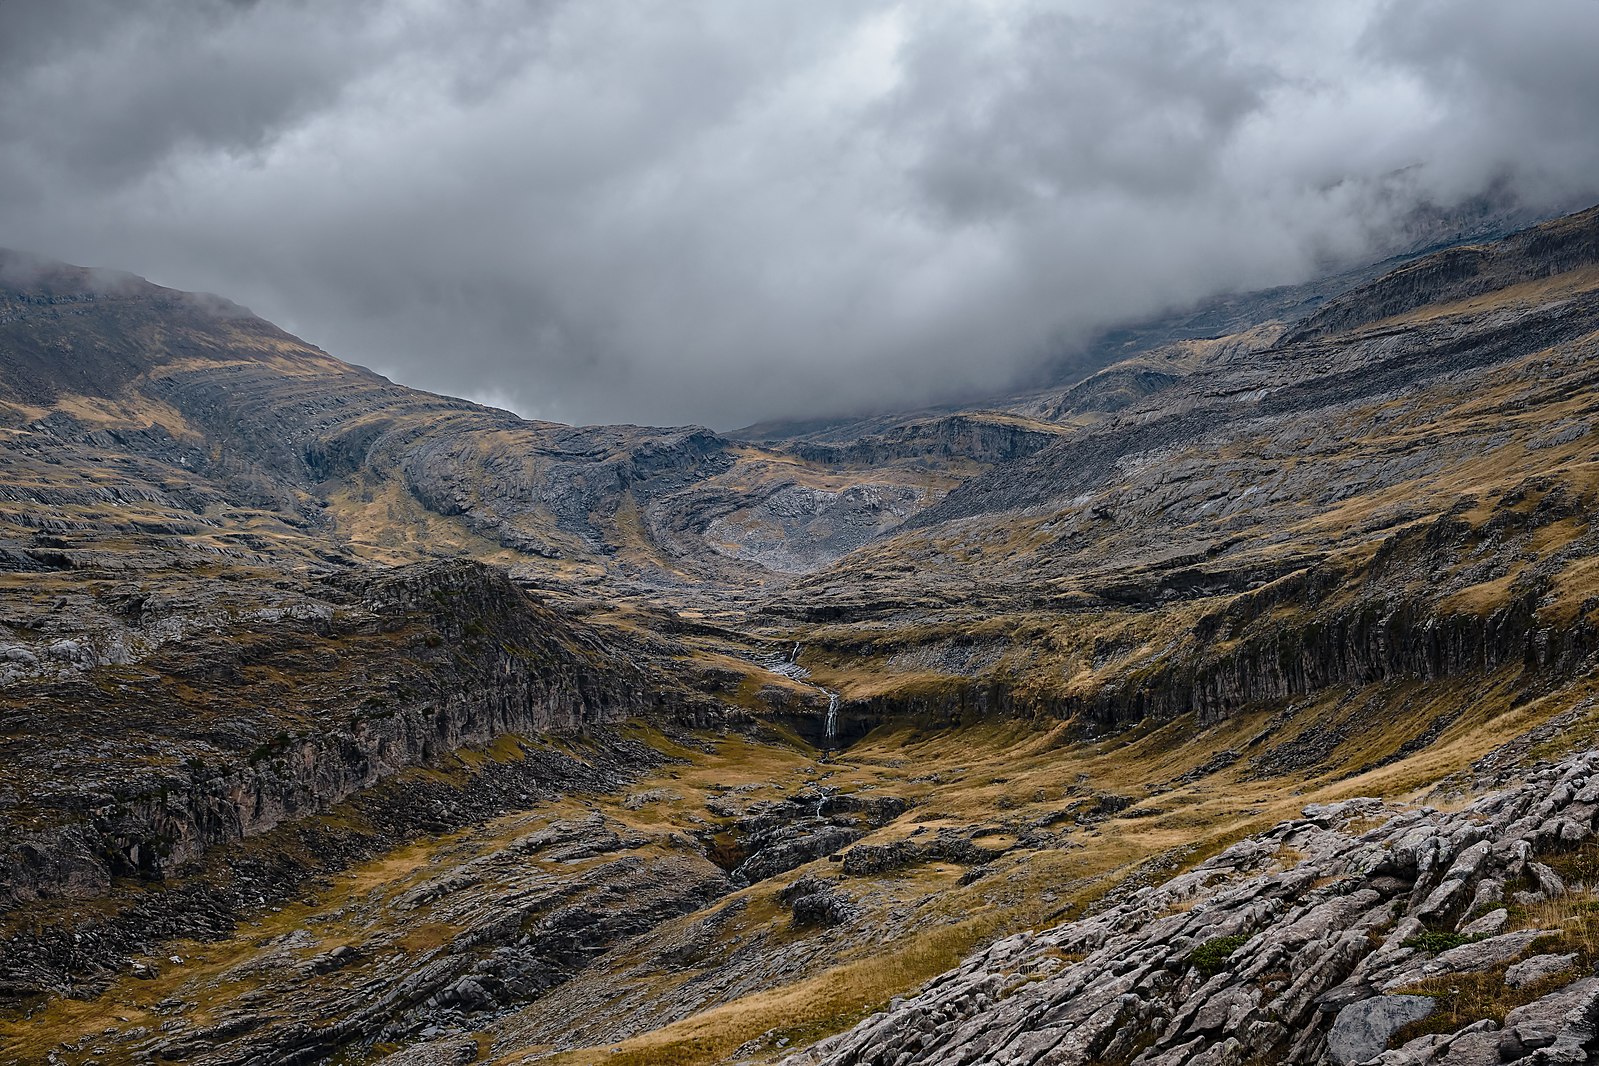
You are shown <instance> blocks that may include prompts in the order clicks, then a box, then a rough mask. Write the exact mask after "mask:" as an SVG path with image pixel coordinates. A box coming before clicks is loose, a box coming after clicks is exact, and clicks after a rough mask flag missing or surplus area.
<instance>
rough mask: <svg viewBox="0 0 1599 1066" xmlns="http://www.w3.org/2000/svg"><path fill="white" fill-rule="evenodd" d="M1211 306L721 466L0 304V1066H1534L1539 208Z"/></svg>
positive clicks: (252, 354)
mask: <svg viewBox="0 0 1599 1066" xmlns="http://www.w3.org/2000/svg"><path fill="white" fill-rule="evenodd" d="M1329 287H1330V283H1329ZM1284 298H1285V299H1286V297H1284ZM1246 304H1248V301H1243V302H1241V303H1240V304H1239V305H1238V307H1235V308H1234V310H1236V311H1238V314H1239V316H1241V317H1238V319H1237V321H1236V322H1234V321H1233V320H1231V319H1229V320H1228V325H1227V328H1228V330H1229V331H1228V332H1226V333H1225V335H1221V336H1213V337H1200V336H1184V337H1174V338H1164V339H1163V341H1162V343H1158V344H1154V345H1153V346H1152V347H1147V348H1145V347H1141V346H1140V350H1137V351H1135V352H1134V353H1133V354H1132V355H1131V356H1130V357H1129V358H1127V359H1124V360H1122V361H1120V362H1117V363H1115V364H1114V365H1111V366H1108V367H1105V368H1104V369H1102V370H1099V371H1098V372H1096V373H1094V374H1091V375H1090V376H1088V377H1087V378H1085V379H1083V380H1082V381H1079V382H1077V383H1076V384H1073V385H1071V386H1069V387H1065V388H1057V389H1052V390H1049V391H1047V392H1043V393H1036V394H1032V395H1029V396H1024V397H1017V398H1015V399H1014V400H1013V401H1010V402H1007V403H1005V404H1001V405H995V406H991V407H989V408H987V409H983V410H970V411H959V410H949V411H936V412H921V413H916V414H911V415H895V416H883V417H880V418H873V419H865V420H860V421H857V422H854V423H851V424H849V425H838V424H835V425H829V426H815V427H798V428H796V427H789V428H786V429H784V428H779V427H767V428H766V429H764V430H761V429H752V430H749V431H745V432H743V433H741V434H736V435H722V434H716V433H712V432H710V431H707V430H703V429H699V428H693V427H690V428H682V429H673V430H658V429H646V428H641V427H626V426H622V427H614V426H613V427H586V428H574V427H565V426H557V425H552V424H548V423H536V422H528V421H524V420H522V419H519V418H516V417H515V416H513V415H510V414H508V413H506V412H500V411H495V410H492V409H489V408H484V407H481V406H478V405H474V404H470V403H467V402H465V401H459V400H453V399H449V398H446V397H439V396H433V395H429V394H425V393H420V392H416V391H415V390H410V389H406V388H403V387H401V386H398V385H395V384H393V383H391V382H388V381H386V380H385V379H383V378H382V377H380V376H378V375H376V374H373V373H371V372H370V371H367V370H364V369H361V368H359V367H354V366H350V365H348V364H345V363H342V362H340V361H338V360H337V359H335V358H334V357H332V356H330V355H328V354H327V353H324V352H321V351H320V350H318V349H316V348H314V347H312V346H310V345H307V344H305V343H304V342H301V341H299V340H297V339H296V338H293V337H291V336H289V335H287V334H285V333H282V332H281V331H279V330H277V329H276V328H275V327H272V326H271V325H270V324H268V323H265V322H262V321H260V320H259V319H256V318H254V317H253V316H251V315H250V314H249V313H248V312H247V311H244V310H243V309H241V308H238V307H236V306H234V305H231V304H228V303H226V302H225V301H221V300H218V299H216V298H213V297H201V296H195V295H192V294H183V293H175V292H172V291H170V290H165V289H161V288H159V287H157V286H153V285H150V284H148V283H146V282H143V281H140V280H139V279H136V278H132V277H129V276H125V275H108V274H105V273H101V272H95V271H86V270H81V269H78V268H71V267H65V266H62V265H60V264H53V263H46V262H40V261H37V260H32V259H27V258H25V257H20V256H17V255H14V254H10V253H7V254H5V255H3V256H0V471H3V473H0V856H3V858H4V863H3V864H0V1060H5V1061H13V1060H14V1061H19V1062H57V1063H67V1062H70V1063H78V1062H89V1061H94V1062H159V1061H186V1062H196V1063H200V1062H205V1063H256V1062H274V1063H276V1062H281V1063H290V1062H295V1063H311V1062H339V1063H376V1062H391V1063H396V1064H398V1063H405V1062H416V1063H425V1062H468V1061H479V1060H481V1061H495V1062H503V1063H520V1062H553V1063H562V1064H575V1063H594V1062H601V1061H603V1062H607V1063H711V1062H749V1063H773V1062H778V1061H782V1060H785V1059H790V1061H792V1062H793V1063H795V1064H799V1063H824V1062H825V1063H830V1064H831V1063H839V1064H843V1063H866V1062H884V1063H895V1064H898V1063H910V1062H988V1061H994V1062H1001V1061H1010V1062H1017V1063H1021V1062H1027V1063H1035V1062H1036V1063H1042V1062H1057V1061H1058V1062H1129V1063H1130V1062H1134V1061H1137V1062H1143V1063H1156V1062H1159V1063H1162V1064H1167V1063H1170V1064H1176V1063H1181V1062H1205V1063H1223V1062H1226V1063H1238V1064H1243V1063H1251V1062H1278V1061H1285V1062H1286V1061H1291V1062H1367V1061H1373V1060H1376V1059H1377V1058H1378V1057H1379V1056H1387V1057H1386V1058H1382V1060H1381V1061H1387V1062H1458V1063H1467V1062H1471V1063H1475V1062H1499V1061H1505V1062H1511V1061H1518V1062H1519V1061H1528V1062H1532V1061H1546V1062H1552V1061H1574V1062H1579V1061H1585V1058H1584V1057H1583V1056H1587V1055H1588V1054H1589V1053H1590V1052H1589V1047H1590V1045H1594V1044H1595V1037H1594V1035H1593V1033H1594V1031H1595V1027H1594V1025H1593V1024H1592V1018H1593V1016H1594V1015H1593V1012H1594V1010H1595V1006H1594V1004H1595V1002H1599V1000H1595V999H1594V995H1593V993H1592V991H1591V990H1590V989H1589V988H1588V985H1589V984H1591V983H1592V980H1593V979H1592V978H1591V977H1590V976H1589V975H1588V970H1590V969H1591V968H1592V966H1594V965H1595V964H1599V956H1594V957H1590V956H1592V955H1593V952H1594V950H1595V949H1594V948H1593V947H1592V944H1591V943H1590V941H1591V940H1592V936H1593V930H1592V929H1590V926H1591V925H1592V922H1590V920H1589V917H1588V914H1589V909H1590V903H1591V902H1592V901H1591V900H1590V898H1589V897H1590V895H1591V888H1590V886H1591V885H1593V884H1594V883H1595V882H1596V879H1599V873H1595V872H1594V869H1593V868H1592V867H1593V859H1594V857H1593V855H1592V854H1590V852H1593V851H1594V844H1593V843H1592V841H1591V836H1592V831H1593V821H1594V818H1593V810H1592V809H1591V808H1592V807H1593V799H1594V797H1593V795H1592V792H1593V788H1594V786H1593V785H1592V784H1591V783H1590V781H1589V778H1590V777H1591V776H1592V774H1593V762H1592V757H1591V756H1589V755H1585V754H1579V753H1581V752H1584V751H1585V749H1587V748H1589V747H1591V746H1593V745H1594V744H1595V743H1599V742H1596V741H1595V737H1596V736H1599V714H1596V713H1595V711H1594V707H1595V706H1596V703H1595V699H1596V697H1599V692H1596V690H1595V688H1594V683H1593V677H1592V669H1593V664H1594V653H1595V651H1596V650H1599V647H1596V644H1599V634H1596V630H1595V620H1594V617H1593V616H1594V612H1595V611H1596V610H1599V569H1596V568H1595V566H1594V565H1593V559H1594V556H1595V550H1594V544H1595V542H1594V535H1595V534H1594V532H1593V529H1592V524H1591V522H1590V519H1589V515H1590V514H1591V513H1592V512H1593V511H1594V509H1595V502H1596V499H1599V496H1596V493H1599V481H1596V479H1595V470H1596V469H1599V467H1596V465H1595V463H1596V457H1599V453H1595V451H1594V448H1593V441H1594V437H1593V433H1592V428H1593V424H1594V420H1595V417H1596V415H1595V409H1596V405H1599V392H1596V386H1595V378H1594V375H1593V371H1592V369H1591V364H1592V357H1593V354H1594V353H1595V351H1596V350H1599V212H1587V213H1584V214H1579V215H1575V216H1571V217H1569V218H1565V219H1560V220H1556V221H1554V222H1551V223H1546V224H1544V225H1541V226H1539V227H1535V228H1533V229H1531V230H1528V231H1526V232H1524V233H1521V234H1518V235H1515V236H1513V237H1511V238H1508V239H1506V240H1504V241H1499V242H1495V243H1492V244H1485V245H1480V246H1463V247H1457V248H1452V249H1447V250H1445V251H1443V252H1441V253H1438V254H1435V255H1431V256H1426V257H1423V258H1420V259H1417V260H1415V261H1414V262H1408V263H1405V264H1402V265H1400V266H1399V267H1398V268H1397V269H1396V270H1393V271H1390V272H1389V273H1387V274H1384V275H1382V276H1381V277H1368V278H1363V279H1360V283H1359V284H1357V285H1355V286H1354V287H1353V288H1350V289H1348V290H1347V291H1345V292H1343V293H1341V294H1340V295H1337V296H1334V297H1332V298H1328V299H1322V298H1320V296H1319V295H1318V297H1317V298H1316V299H1315V300H1314V301H1313V306H1307V307H1305V308H1303V309H1304V310H1306V311H1307V312H1308V313H1305V314H1302V315H1299V316H1298V317H1296V318H1293V319H1292V320H1288V321H1282V320H1276V319H1270V318H1266V319H1258V320H1257V318H1258V314H1270V313H1276V312H1271V311H1259V312H1258V313H1246V311H1245V310H1241V308H1243V307H1244V306H1245V305H1246ZM1249 306H1255V307H1258V308H1278V309H1279V310H1280V309H1281V308H1283V307H1286V306H1289V305H1286V304H1283V303H1282V301H1281V300H1278V301H1276V302H1275V303H1274V302H1273V301H1272V300H1264V301H1263V302H1261V303H1259V304H1252V305H1249ZM1293 306H1296V307H1297V306H1299V305H1293ZM1296 313H1297V312H1296ZM1234 327H1236V328H1234ZM830 694H831V695H832V697H834V698H830ZM1306 804H1311V805H1312V806H1311V807H1309V808H1308V809H1307V808H1306ZM1027 930H1031V931H1032V932H1024V931H1027ZM924 985H925V987H923V986H924ZM918 989H921V990H920V991H918ZM1490 1055H1492V1056H1493V1057H1491V1058H1490V1057H1488V1056H1490ZM791 1056H792V1058H791ZM1561 1056H1564V1057H1561ZM1573 1056H1576V1057H1573Z"/></svg>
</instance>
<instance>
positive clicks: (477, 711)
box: [0, 562, 695, 909]
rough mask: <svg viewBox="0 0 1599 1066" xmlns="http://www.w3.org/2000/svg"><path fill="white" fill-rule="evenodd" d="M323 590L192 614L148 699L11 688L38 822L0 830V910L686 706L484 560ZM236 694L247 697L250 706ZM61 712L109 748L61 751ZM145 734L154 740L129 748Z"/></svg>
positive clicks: (155, 669) (163, 656)
mask: <svg viewBox="0 0 1599 1066" xmlns="http://www.w3.org/2000/svg"><path fill="white" fill-rule="evenodd" d="M319 595H320V596H321V597H322V601H321V603H322V608H323V609H322V610H321V611H303V610H301V611H290V612H284V613H282V614H281V615H279V616H278V617H276V618H275V620H272V621H271V622H270V624H268V623H265V622H263V620H262V619H260V618H259V617H256V618H250V619H248V620H247V621H246V622H245V624H243V625H240V624H238V623H235V624H234V625H231V626H230V625H228V624H226V623H222V622H207V623H202V624H201V625H199V626H197V627H196V628H195V629H194V630H191V631H189V632H188V633H187V635H186V637H185V638H184V639H183V640H181V641H172V642H169V643H166V644H162V645H159V646H157V647H156V648H154V649H153V650H152V651H151V652H150V653H149V654H148V655H146V656H145V657H143V658H141V659H139V660H138V662H137V669H138V670H140V671H142V677H143V678H144V679H146V681H145V687H144V688H143V690H142V692H143V695H142V696H141V695H140V692H141V689H140V688H138V687H136V686H134V685H126V686H125V687H124V688H122V689H120V690H118V689H113V690H111V691H109V692H107V691H106V690H105V687H104V686H103V685H97V684H95V683H93V682H92V681H89V680H67V681H57V682H48V683H37V684H32V685H29V684H20V683H18V684H12V685H11V686H9V687H8V689H7V691H6V693H5V696H4V699H3V700H0V716H3V719H0V720H3V721H5V722H6V724H7V727H8V728H7V733H6V736H5V739H4V745H5V750H6V752H7V755H6V767H5V770H4V772H3V775H0V807H3V808H4V809H7V810H21V809H24V808H23V804H24V802H25V801H24V797H27V800H26V803H27V807H26V809H27V810H29V811H30V813H31V814H32V816H33V817H34V819H35V824H36V825H37V822H38V821H39V820H43V819H44V818H47V819H48V821H47V823H46V825H45V826H44V827H41V828H35V829H33V830H32V831H29V832H26V833H22V834H14V835H13V834H8V835H7V836H6V837H4V838H3V839H4V843H3V844H0V847H3V848H4V849H5V850H4V862H3V863H0V909H4V908H5V907H8V906H13V905H15V904H17V903H20V902H22V901H26V900H30V899H36V898H39V897H48V896H63V895H65V896H86V895H94V894H99V893H102V892H105V891H107V890H108V889H109V887H110V882H111V878H112V877H115V876H135V877H143V878H152V879H159V878H161V877H162V876H164V875H165V873H166V872H168V871H170V870H173V869H175V868H177V867H179V866H181V865H182V864H183V863H185V862H186V861H188V860H190V859H193V858H195V857H196V856H198V855H199V854H200V853H201V852H203V851H204V850H205V849H207V848H209V847H212V846H215V845H217V844H224V843H228V842H231V841H236V840H240V839H242V838H245V837H249V836H253V835H256V834H259V833H261V832H264V831H266V830H269V829H271V828H273V827H274V826H276V825H278V824H279V823H281V822H284V821H286V820H291V819H294V818H296V817H300V816H304V815H306V814H311V813H315V812H317V811H319V810H325V809H326V808H327V807H329V806H331V805H332V804H334V803H337V802H338V801H340V800H342V799H344V798H345V797H347V796H349V795H351V794H352V793H354V792H356V791H358V790H360V789H363V788H366V787H368V786H371V785H372V784H374V783H376V782H377V781H379V780H382V779H384V778H386V777H389V776H391V775H393V774H396V773H398V772H400V771H402V770H405V769H407V768H411V767H425V766H431V765H436V764H437V763H438V762H439V761H440V760H442V759H444V758H445V757H446V756H448V755H449V754H450V753H451V752H453V751H454V750H456V749H457V748H460V747H462V746H464V745H468V744H475V745H480V746H481V745H486V744H488V743H489V742H491V741H492V740H494V738H496V737H498V736H501V735H503V734H507V733H520V734H524V735H529V736H537V735H542V734H552V733H554V734H559V733H581V732H582V731H584V730H587V729H592V728H596V727H603V726H606V725H612V724H615V723H617V722H621V721H623V720H625V719H627V718H631V717H636V716H640V715H644V716H657V717H659V718H661V720H667V719H669V718H671V717H673V716H674V715H679V714H682V715H686V716H687V718H689V719H692V718H693V717H694V714H695V712H694V710H693V707H694V702H693V699H694V698H693V697H692V696H691V695H689V694H686V693H683V692H682V691H681V690H679V689H677V688H676V687H675V686H674V685H673V683H671V682H670V681H667V680H665V679H662V678H658V677H657V678H652V677H651V676H650V675H649V674H648V673H647V672H645V671H644V670H641V669H639V668H636V667H633V666H631V665H629V663H628V662H627V661H626V659H625V658H624V657H623V656H621V655H620V654H618V653H616V652H615V651H613V650H611V649H610V648H608V647H607V646H606V645H605V644H604V643H603V642H602V641H600V640H599V638H598V637H597V636H596V635H594V634H593V633H592V632H589V631H587V630H586V629H584V628H583V627H581V626H576V625H574V624H572V623H570V622H567V621H564V620H561V619H559V618H557V617H556V616H555V615H554V614H552V613H551V612H549V611H548V610H546V609H545V608H543V607H541V606H539V605H538V604H536V603H535V602H533V601H532V600H531V599H530V598H529V597H528V596H527V595H526V594H524V593H523V592H522V591H521V590H519V589H518V588H517V587H516V586H515V585H513V584H512V583H511V582H510V581H509V580H507V578H506V577H505V575H504V573H503V571H497V570H494V569H493V568H490V567H485V566H483V565H481V564H477V563H468V562H459V563H446V564H432V565H423V566H419V567H414V568H407V569H401V570H396V571H393V572H389V573H384V574H380V575H355V576H352V577H348V578H339V579H335V580H333V581H331V582H328V583H325V584H324V585H323V586H322V588H321V590H320V593H319ZM131 665H132V664H130V666H131ZM134 676H140V675H137V674H136V675H134ZM163 677H176V678H181V679H182V680H183V687H182V689H174V688H173V687H172V686H167V687H163V686H162V684H161V681H160V679H161V678H163ZM241 688H249V689H251V690H253V695H254V697H255V698H254V699H252V704H253V706H252V707H251V708H250V709H249V711H248V713H247V712H246V710H245V709H244V708H241V707H239V706H238V705H237V700H238V693H239V691H240V689H241ZM177 708H181V713H176V714H175V710H176V709H177ZM73 721H76V722H78V723H80V725H79V726H78V728H79V729H80V730H82V731H81V732H80V733H79V734H78V735H77V736H76V737H75V738H74V739H75V742H76V743H77V744H79V745H85V744H87V745H92V746H94V747H95V748H97V749H100V750H103V751H104V753H105V754H104V755H103V756H102V757H101V758H100V759H99V760H97V762H96V764H95V765H94V767H93V768H92V770H89V771H87V772H85V771H84V770H82V769H73V767H75V765H76V764H75V761H73V760H72V759H71V757H70V754H69V753H68V752H66V751H64V750H62V749H61V748H60V744H61V733H60V730H61V729H62V728H63V725H64V724H65V723H67V722H73ZM146 727H148V728H149V730H150V732H149V733H148V734H145V735H146V736H148V737H150V738H151V740H150V741H149V742H147V743H144V744H141V743H134V742H130V741H129V739H127V734H128V732H129V730H130V729H144V728H146ZM63 758H65V759H66V760H67V761H59V760H62V759H63ZM52 765H55V766H57V767H59V768H60V771H59V772H52V771H51V769H50V767H51V766H52ZM41 816H42V817H41Z"/></svg>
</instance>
